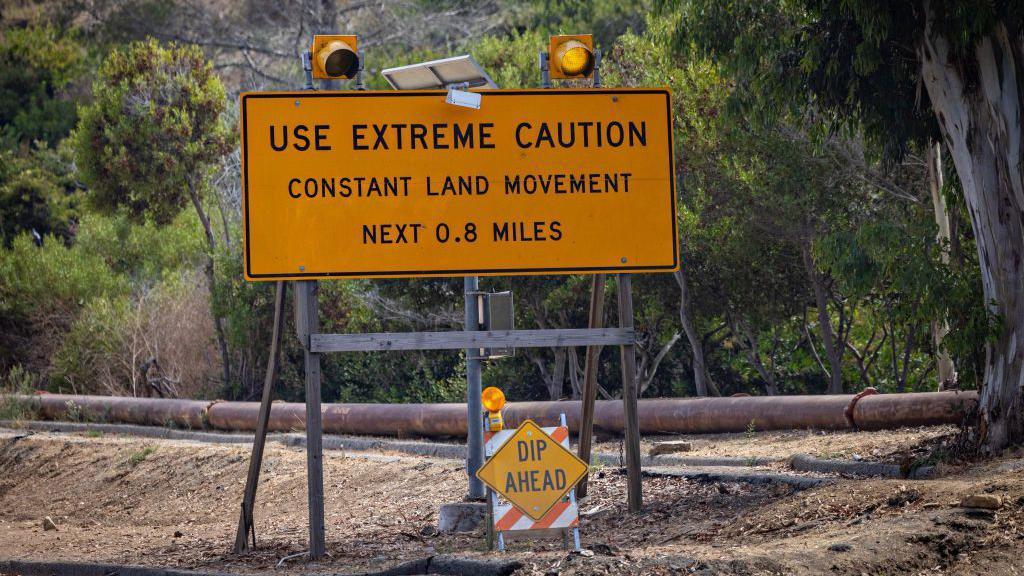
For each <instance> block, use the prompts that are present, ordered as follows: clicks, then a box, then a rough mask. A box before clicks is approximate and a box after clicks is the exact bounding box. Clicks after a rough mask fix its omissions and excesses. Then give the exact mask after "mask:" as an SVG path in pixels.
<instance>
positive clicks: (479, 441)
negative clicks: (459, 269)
mask: <svg viewBox="0 0 1024 576" xmlns="http://www.w3.org/2000/svg"><path fill="white" fill-rule="evenodd" d="M463 285H464V289H465V302H466V311H465V312H466V326H465V328H466V330H467V331H469V330H479V329H480V312H479V310H478V309H477V305H478V304H477V300H478V298H479V296H478V293H479V291H480V279H479V278H477V277H476V276H466V278H465V280H464V281H463ZM480 368H481V367H480V349H479V348H467V349H466V411H467V422H468V424H469V437H468V439H467V442H466V444H467V451H466V474H467V475H468V476H469V495H468V498H469V499H470V500H481V499H483V497H484V494H485V493H484V483H483V482H481V481H480V479H479V478H477V477H476V471H477V470H479V469H480V467H481V466H483V464H484V426H483V420H482V419H481V415H482V414H483V411H484V408H483V403H482V400H481V398H480V393H481V392H482V389H483V385H482V383H481V378H482V377H481V373H480Z"/></svg>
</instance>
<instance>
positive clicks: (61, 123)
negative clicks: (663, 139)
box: [0, 26, 86, 147]
mask: <svg viewBox="0 0 1024 576" xmlns="http://www.w3.org/2000/svg"><path fill="white" fill-rule="evenodd" d="M85 66H86V57H85V51H84V50H83V48H82V46H81V45H80V44H79V43H78V41H77V40H76V39H75V37H74V34H71V33H67V32H64V31H61V30H58V29H57V28H54V27H52V26H40V27H31V28H22V29H10V30H6V31H4V32H3V33H2V35H0V143H2V145H3V146H4V147H15V146H18V145H23V144H31V143H33V142H35V141H41V142H45V143H46V144H48V145H50V146H53V145H56V144H57V142H59V141H60V140H61V139H62V138H64V136H66V135H67V134H68V132H70V131H71V128H72V127H73V126H74V125H75V104H74V102H73V101H71V100H70V99H68V98H67V97H66V96H65V95H64V94H63V91H64V89H65V88H66V87H68V85H69V84H70V83H71V82H72V81H74V80H75V79H76V78H78V77H79V76H80V75H81V74H82V72H83V71H84V69H85Z"/></svg>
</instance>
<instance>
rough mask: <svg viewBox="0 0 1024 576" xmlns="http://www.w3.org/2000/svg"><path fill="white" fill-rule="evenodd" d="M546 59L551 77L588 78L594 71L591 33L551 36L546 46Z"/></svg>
mask: <svg viewBox="0 0 1024 576" xmlns="http://www.w3.org/2000/svg"><path fill="white" fill-rule="evenodd" d="M548 61H549V62H550V66H551V77H552V78H560V79H571V78H589V77H590V76H591V75H593V73H594V37H593V35H591V34H573V35H562V36H552V37H551V42H550V44H549V46H548Z"/></svg>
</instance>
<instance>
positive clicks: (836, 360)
mask: <svg viewBox="0 0 1024 576" xmlns="http://www.w3.org/2000/svg"><path fill="white" fill-rule="evenodd" d="M802 252H803V258H804V268H805V269H806V270H807V276H808V277H809V278H810V280H811V287H812V288H813V289H814V305H815V306H817V308H818V332H819V333H820V336H821V346H822V348H824V349H825V356H827V357H828V364H829V373H828V377H829V381H828V390H826V393H828V394H842V393H843V349H842V348H841V347H837V346H836V343H835V342H836V336H835V334H834V333H833V331H832V318H831V317H830V316H829V313H828V294H826V293H825V279H824V278H823V277H822V275H821V273H820V272H818V269H817V267H815V265H814V257H813V256H811V247H810V246H804V247H803V249H802ZM840 324H842V323H841V322H840ZM812 345H813V344H812Z"/></svg>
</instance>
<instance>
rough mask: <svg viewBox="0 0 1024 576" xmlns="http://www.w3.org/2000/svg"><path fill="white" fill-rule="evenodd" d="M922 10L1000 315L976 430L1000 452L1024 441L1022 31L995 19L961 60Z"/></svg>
mask: <svg viewBox="0 0 1024 576" xmlns="http://www.w3.org/2000/svg"><path fill="white" fill-rule="evenodd" d="M925 9H926V18H927V20H926V24H925V34H924V36H923V41H922V42H921V44H920V45H919V46H918V52H919V58H920V61H921V66H922V76H923V78H924V83H925V86H926V87H927V89H928V96H929V97H930V98H931V101H932V106H933V108H934V110H935V113H936V116H937V118H938V121H939V125H940V127H941V129H942V134H943V138H944V140H945V143H946V146H947V147H948V148H949V151H950V154H951V156H952V157H953V163H954V164H955V165H956V171H957V175H958V176H959V177H960V182H961V184H962V186H963V191H964V198H965V200H966V201H967V208H968V211H969V212H970V215H971V222H972V225H973V227H974V236H975V241H976V243H977V246H978V262H979V264H980V268H981V277H982V287H983V290H984V296H985V301H986V302H987V303H989V307H990V310H991V312H992V313H994V314H997V315H999V317H1000V318H1001V320H1002V322H1001V331H1000V333H999V334H998V335H997V337H996V338H995V339H994V340H992V341H990V342H989V343H988V344H986V363H985V377H984V380H983V384H982V389H981V393H980V395H979V398H978V409H979V410H978V418H979V420H978V422H977V428H976V430H975V432H976V435H975V440H976V442H977V443H978V445H979V447H980V448H982V449H983V450H985V451H987V452H988V453H990V454H998V453H1000V452H1001V451H1002V449H1003V448H1005V447H1007V446H1009V445H1011V444H1019V443H1021V442H1024V301H1022V300H1024V269H1022V266H1024V222H1022V215H1024V173H1022V170H1021V165H1022V148H1021V145H1022V142H1021V119H1022V112H1024V85H1022V82H1024V34H1022V31H1021V30H1013V31H1010V30H1007V28H1006V25H1005V23H998V24H996V25H995V28H994V31H993V33H992V34H991V35H989V36H987V37H985V38H983V39H982V40H981V41H979V42H978V43H977V44H976V45H975V47H974V50H973V53H970V52H968V53H967V54H966V56H963V57H962V58H959V59H958V54H957V53H956V52H954V50H953V49H952V46H951V44H950V42H949V40H948V39H947V38H946V37H945V36H943V34H942V31H941V30H937V29H936V28H935V27H934V11H933V8H932V6H931V4H930V3H927V2H926V3H925Z"/></svg>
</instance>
